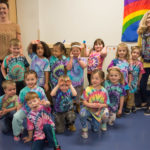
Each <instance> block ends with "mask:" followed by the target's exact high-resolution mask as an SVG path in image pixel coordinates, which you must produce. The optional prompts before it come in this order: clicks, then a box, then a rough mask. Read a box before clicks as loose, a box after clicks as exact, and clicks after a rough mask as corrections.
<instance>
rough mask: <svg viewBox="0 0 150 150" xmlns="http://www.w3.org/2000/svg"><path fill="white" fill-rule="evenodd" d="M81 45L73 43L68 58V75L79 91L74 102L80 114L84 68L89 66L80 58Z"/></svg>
mask: <svg viewBox="0 0 150 150" xmlns="http://www.w3.org/2000/svg"><path fill="white" fill-rule="evenodd" d="M80 54H81V44H80V43H78V42H73V43H71V53H70V57H69V58H67V65H66V68H67V70H68V71H67V75H68V76H69V77H70V79H71V82H72V85H73V86H74V87H75V89H76V91H77V96H76V98H75V100H74V104H75V105H76V111H77V112H78V113H79V112H80V97H81V94H82V89H83V82H84V68H85V67H86V66H87V65H86V62H85V60H84V58H81V57H80Z"/></svg>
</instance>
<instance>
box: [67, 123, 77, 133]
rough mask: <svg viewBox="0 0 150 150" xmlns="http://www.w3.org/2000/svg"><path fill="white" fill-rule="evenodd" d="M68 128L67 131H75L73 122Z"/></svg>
mask: <svg viewBox="0 0 150 150" xmlns="http://www.w3.org/2000/svg"><path fill="white" fill-rule="evenodd" d="M68 129H69V131H71V132H75V131H76V127H75V125H74V124H73V125H69V127H68Z"/></svg>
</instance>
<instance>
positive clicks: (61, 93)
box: [51, 75, 77, 133]
mask: <svg viewBox="0 0 150 150" xmlns="http://www.w3.org/2000/svg"><path fill="white" fill-rule="evenodd" d="M76 95H77V92H76V90H75V89H74V87H73V86H72V84H71V81H70V79H69V77H68V76H66V75H63V76H61V77H60V78H59V80H58V84H57V85H56V86H55V88H54V89H53V90H52V91H51V96H53V97H54V98H55V101H54V111H55V124H56V132H57V133H63V132H64V131H65V127H66V126H67V127H69V130H70V131H75V130H76V128H75V126H74V122H75V119H76V116H75V113H74V112H73V111H72V109H73V97H74V96H76Z"/></svg>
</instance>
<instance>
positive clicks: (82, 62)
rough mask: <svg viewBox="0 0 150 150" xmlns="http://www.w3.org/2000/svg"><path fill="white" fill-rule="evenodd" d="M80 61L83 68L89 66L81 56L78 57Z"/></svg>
mask: <svg viewBox="0 0 150 150" xmlns="http://www.w3.org/2000/svg"><path fill="white" fill-rule="evenodd" d="M78 63H79V65H80V66H81V67H82V68H83V69H84V68H86V67H87V64H86V63H85V62H84V61H82V60H81V59H80V56H79V57H78Z"/></svg>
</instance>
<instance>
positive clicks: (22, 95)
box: [19, 86, 47, 113]
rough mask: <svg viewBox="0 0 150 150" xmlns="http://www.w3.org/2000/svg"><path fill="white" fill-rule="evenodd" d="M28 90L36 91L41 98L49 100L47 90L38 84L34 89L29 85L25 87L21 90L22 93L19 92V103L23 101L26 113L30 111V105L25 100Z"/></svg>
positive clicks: (23, 108)
mask: <svg viewBox="0 0 150 150" xmlns="http://www.w3.org/2000/svg"><path fill="white" fill-rule="evenodd" d="M28 92H36V93H37V94H38V96H39V98H40V100H43V99H44V100H47V97H46V95H45V92H44V90H43V88H41V87H39V86H37V87H36V88H34V89H30V88H29V87H28V86H26V87H24V88H23V89H22V90H21V91H20V94H19V103H21V104H22V105H23V106H22V108H21V109H22V110H23V111H24V112H25V113H29V112H30V108H29V106H28V105H27V102H26V100H25V96H26V94H27V93H28Z"/></svg>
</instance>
